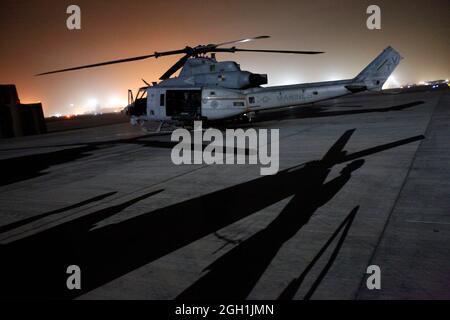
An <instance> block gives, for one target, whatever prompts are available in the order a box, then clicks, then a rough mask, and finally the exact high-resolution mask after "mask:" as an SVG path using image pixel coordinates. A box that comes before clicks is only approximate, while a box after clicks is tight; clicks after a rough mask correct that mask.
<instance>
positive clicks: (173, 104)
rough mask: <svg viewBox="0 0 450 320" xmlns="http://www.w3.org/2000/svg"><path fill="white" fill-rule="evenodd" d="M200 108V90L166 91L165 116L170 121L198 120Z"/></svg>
mask: <svg viewBox="0 0 450 320" xmlns="http://www.w3.org/2000/svg"><path fill="white" fill-rule="evenodd" d="M201 107H202V90H201V89H200V88H189V89H186V88H183V89H167V90H166V115H167V116H170V117H171V118H172V119H199V118H200V117H201Z"/></svg>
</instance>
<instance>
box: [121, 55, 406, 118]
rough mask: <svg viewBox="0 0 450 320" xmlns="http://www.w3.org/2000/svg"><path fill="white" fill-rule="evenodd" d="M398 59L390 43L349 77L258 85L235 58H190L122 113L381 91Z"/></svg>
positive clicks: (169, 112)
mask: <svg viewBox="0 0 450 320" xmlns="http://www.w3.org/2000/svg"><path fill="white" fill-rule="evenodd" d="M399 61H400V55H399V54H398V53H397V52H396V51H395V50H394V49H392V48H391V47H388V48H386V49H385V50H384V51H383V52H382V53H381V54H380V55H379V56H378V57H377V58H376V59H375V60H374V61H373V62H372V63H371V64H369V65H368V66H367V67H366V68H365V69H364V70H363V71H362V72H361V73H360V74H359V75H358V76H357V77H355V78H353V79H348V80H339V81H326V82H317V83H306V84H296V85H287V86H275V87H261V85H262V84H266V83H267V75H262V74H253V73H251V72H248V71H241V70H240V67H239V65H238V64H237V63H236V62H233V61H223V62H217V61H216V60H215V58H214V57H212V58H206V57H202V58H190V59H189V60H187V61H186V63H185V65H184V67H183V69H182V71H181V72H180V75H179V76H178V77H175V78H169V79H167V80H164V81H162V82H160V83H158V84H156V83H154V84H153V85H149V86H147V87H143V88H141V89H140V91H139V92H140V93H138V95H137V99H136V100H135V101H131V102H130V103H129V105H128V106H127V107H126V112H127V114H129V115H130V116H131V121H132V123H137V122H142V121H147V120H156V121H161V122H170V121H183V122H192V121H194V120H224V119H229V118H235V117H240V116H242V115H248V114H255V113H256V112H258V111H262V110H269V109H276V108H283V107H289V106H297V105H304V104H311V103H314V102H318V101H322V100H327V99H332V98H336V97H340V96H344V95H347V94H351V93H355V92H359V91H365V90H380V89H381V87H382V85H383V84H384V82H385V81H386V80H387V78H388V77H389V75H390V74H391V73H392V71H393V70H394V68H395V67H396V66H397V65H398V63H399Z"/></svg>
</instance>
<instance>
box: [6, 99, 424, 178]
mask: <svg viewBox="0 0 450 320" xmlns="http://www.w3.org/2000/svg"><path fill="white" fill-rule="evenodd" d="M422 103H424V102H423V101H414V102H409V103H405V104H401V105H396V106H391V107H386V108H370V109H358V110H345V111H324V108H323V107H320V106H319V107H315V106H313V107H296V108H292V109H283V110H279V111H273V112H267V113H261V114H259V115H258V117H257V118H256V119H255V121H256V122H264V121H271V120H282V119H297V118H316V117H330V116H340V115H351V114H359V113H371V112H389V111H400V110H405V109H408V108H411V107H414V106H416V105H419V104H422ZM249 125H253V126H254V125H255V124H254V123H253V124H247V125H241V124H238V125H236V124H227V127H243V126H249ZM222 127H223V124H222V125H219V126H218V128H222ZM223 128H224V127H223ZM223 128H222V129H223ZM152 136H154V134H149V135H144V136H138V137H133V138H127V139H117V140H108V141H102V142H91V143H78V144H65V145H53V146H40V147H32V148H36V149H37V148H43V147H71V148H70V149H64V150H59V151H53V152H45V153H39V154H33V155H26V156H20V157H14V158H8V159H2V160H0V177H1V179H0V186H3V185H8V184H12V183H16V182H20V181H23V180H28V179H32V178H35V177H38V176H41V175H44V174H46V172H43V171H44V170H47V169H49V168H50V167H52V166H55V165H58V164H64V163H68V162H72V161H75V160H78V159H81V158H84V157H87V156H90V155H92V152H93V151H95V150H98V149H99V148H107V147H112V146H115V145H118V144H139V145H141V146H144V147H155V148H168V149H171V148H173V147H174V146H175V145H176V144H177V143H178V142H173V141H152V140H142V139H145V138H148V137H152ZM205 147H206V145H203V148H205ZM191 148H193V144H192V145H191ZM19 149H21V148H19ZM25 149H26V148H25ZM7 150H16V148H14V149H2V151H7ZM250 151H251V150H249V149H245V154H246V155H248V154H249V152H250ZM237 152H238V148H235V149H234V153H235V154H237Z"/></svg>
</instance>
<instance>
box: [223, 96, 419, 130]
mask: <svg viewBox="0 0 450 320" xmlns="http://www.w3.org/2000/svg"><path fill="white" fill-rule="evenodd" d="M423 103H425V102H424V101H413V102H408V103H403V104H399V105H394V106H389V107H383V108H361V107H362V106H339V108H344V107H345V108H347V107H349V108H350V107H351V108H356V109H353V110H332V111H329V109H330V108H336V107H335V106H333V105H330V106H325V105H311V106H295V107H290V108H284V109H280V110H273V111H263V112H260V113H258V114H257V115H256V116H255V118H254V119H253V120H252V122H251V123H247V124H244V123H237V124H236V123H231V127H240V126H244V127H247V126H253V125H255V124H259V123H262V122H268V121H281V120H289V119H308V118H322V117H335V116H345V115H354V114H363V113H377V112H393V111H403V110H407V109H409V108H412V107H415V106H418V105H421V104H423ZM219 126H220V127H221V128H222V129H225V126H226V125H224V124H219ZM228 126H229V125H228Z"/></svg>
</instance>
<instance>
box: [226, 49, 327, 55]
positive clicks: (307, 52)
mask: <svg viewBox="0 0 450 320" xmlns="http://www.w3.org/2000/svg"><path fill="white" fill-rule="evenodd" d="M219 49H220V48H219ZM229 49H231V50H229V51H225V52H238V51H239V52H266V53H293V54H320V53H324V52H323V51H291V50H260V49H239V48H229Z"/></svg>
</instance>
